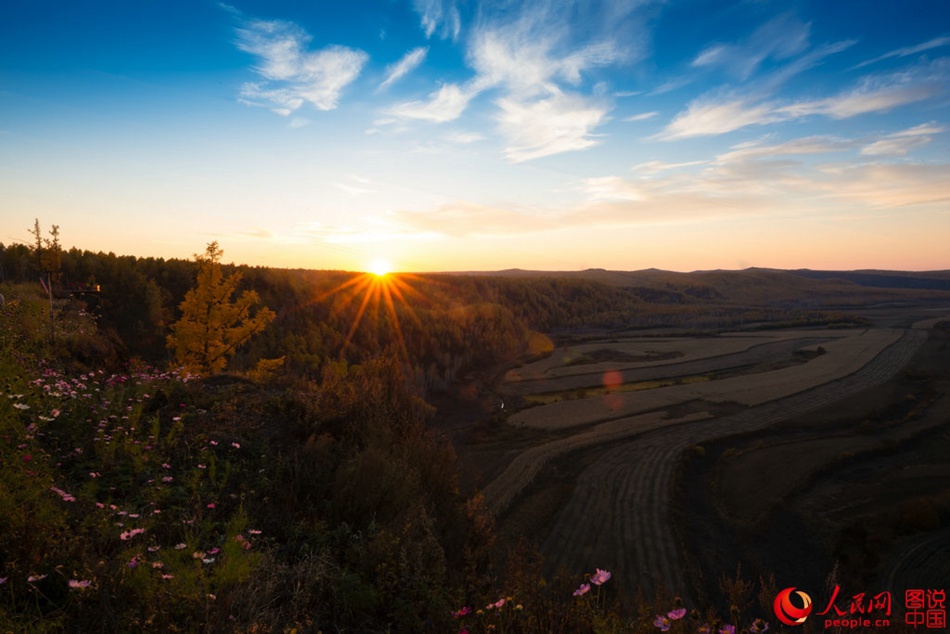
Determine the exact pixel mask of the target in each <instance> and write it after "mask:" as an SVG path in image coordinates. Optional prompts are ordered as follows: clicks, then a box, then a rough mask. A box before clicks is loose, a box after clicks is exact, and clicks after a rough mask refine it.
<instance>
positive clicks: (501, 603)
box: [495, 598, 505, 609]
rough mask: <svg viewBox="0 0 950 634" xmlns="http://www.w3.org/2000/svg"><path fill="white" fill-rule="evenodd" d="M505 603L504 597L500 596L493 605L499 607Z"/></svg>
mask: <svg viewBox="0 0 950 634" xmlns="http://www.w3.org/2000/svg"><path fill="white" fill-rule="evenodd" d="M503 605H505V599H504V598H501V599H498V600H497V601H495V607H496V608H498V609H501V606H503Z"/></svg>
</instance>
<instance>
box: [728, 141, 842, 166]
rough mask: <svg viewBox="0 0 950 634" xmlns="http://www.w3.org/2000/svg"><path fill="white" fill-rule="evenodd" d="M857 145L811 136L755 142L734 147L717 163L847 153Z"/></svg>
mask: <svg viewBox="0 0 950 634" xmlns="http://www.w3.org/2000/svg"><path fill="white" fill-rule="evenodd" d="M855 145H856V144H855V143H854V141H850V140H846V139H838V138H835V137H829V136H810V137H804V138H801V139H793V140H791V141H786V142H785V143H777V144H772V145H768V144H765V143H762V142H760V141H753V142H749V143H740V144H738V145H734V146H732V148H730V150H729V151H728V152H724V153H722V154H719V155H717V156H716V163H718V164H720V165H723V164H726V163H735V162H738V161H752V160H759V159H769V158H774V157H778V156H794V155H804V154H827V153H832V152H845V151H848V150H853V149H854V148H855Z"/></svg>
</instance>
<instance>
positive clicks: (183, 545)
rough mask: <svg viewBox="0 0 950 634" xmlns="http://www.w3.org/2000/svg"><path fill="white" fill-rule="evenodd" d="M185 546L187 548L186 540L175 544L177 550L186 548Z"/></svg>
mask: <svg viewBox="0 0 950 634" xmlns="http://www.w3.org/2000/svg"><path fill="white" fill-rule="evenodd" d="M185 548H187V546H186V545H185V542H182V543H180V544H177V545H176V546H175V550H184V549H185Z"/></svg>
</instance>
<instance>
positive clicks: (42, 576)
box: [26, 575, 46, 583]
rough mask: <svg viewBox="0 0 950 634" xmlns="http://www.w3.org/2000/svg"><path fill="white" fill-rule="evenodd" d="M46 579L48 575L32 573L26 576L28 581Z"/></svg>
mask: <svg viewBox="0 0 950 634" xmlns="http://www.w3.org/2000/svg"><path fill="white" fill-rule="evenodd" d="M43 579H46V575H30V576H29V577H27V578H26V582H27V583H33V582H34V581H42V580H43Z"/></svg>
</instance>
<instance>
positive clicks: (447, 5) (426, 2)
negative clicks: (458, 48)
mask: <svg viewBox="0 0 950 634" xmlns="http://www.w3.org/2000/svg"><path fill="white" fill-rule="evenodd" d="M412 4H413V8H414V9H415V10H416V12H417V13H418V14H419V18H420V20H421V22H422V30H423V31H425V34H426V37H432V35H433V34H435V33H436V31H438V33H439V35H440V36H441V37H442V38H446V39H452V40H455V39H458V36H459V32H460V31H461V30H462V17H461V14H460V13H459V8H458V3H457V2H456V0H413V2H412Z"/></svg>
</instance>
